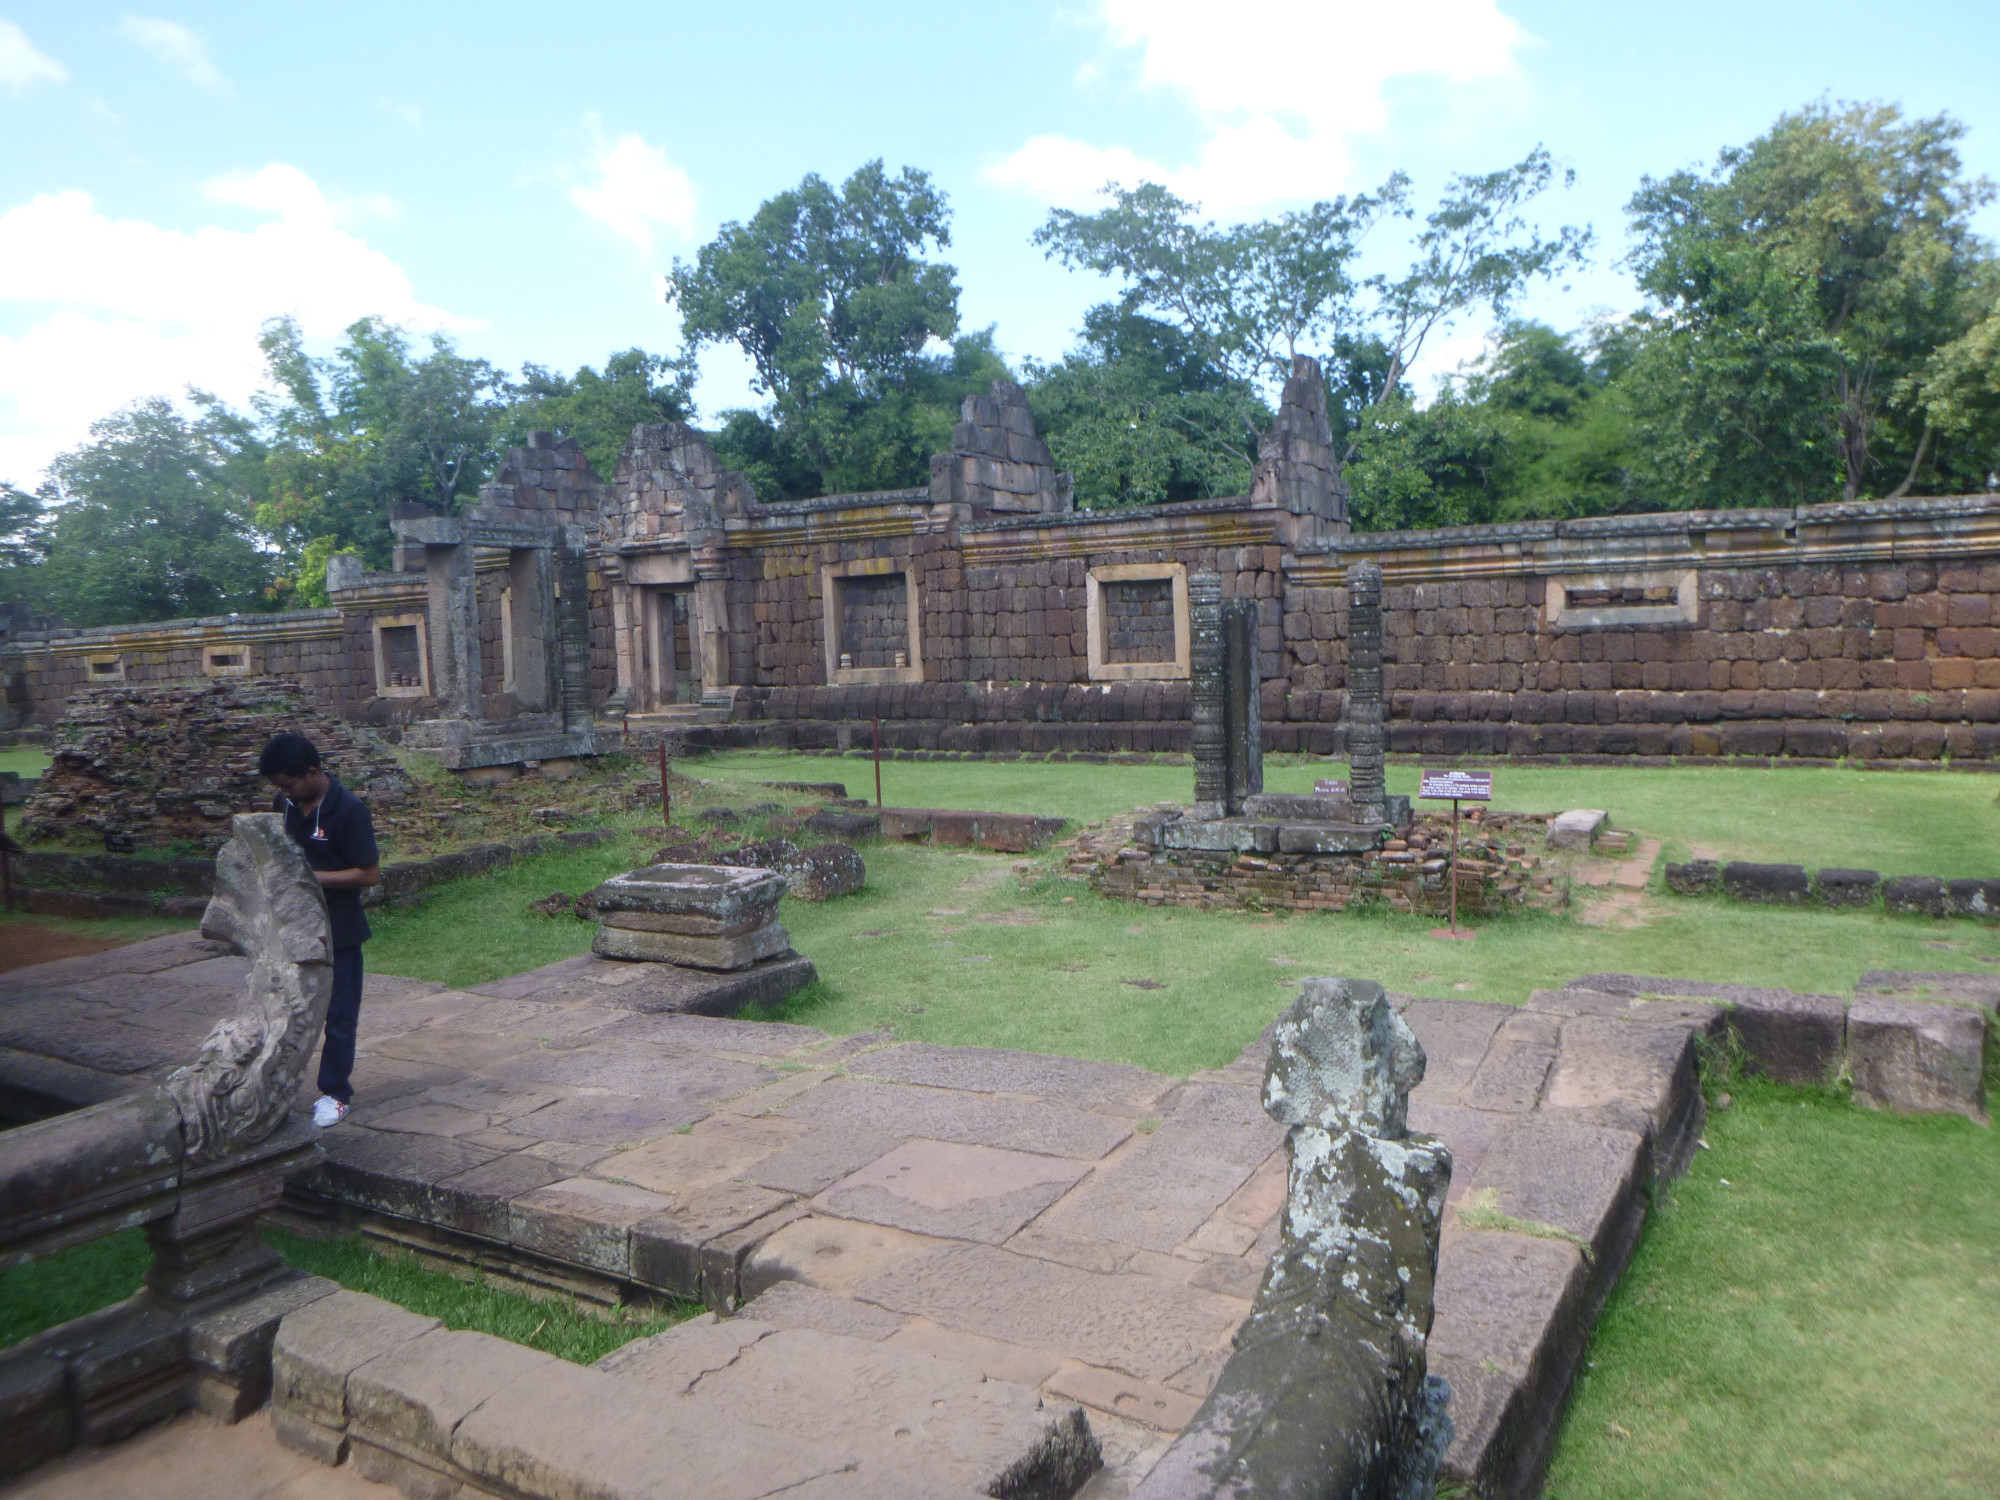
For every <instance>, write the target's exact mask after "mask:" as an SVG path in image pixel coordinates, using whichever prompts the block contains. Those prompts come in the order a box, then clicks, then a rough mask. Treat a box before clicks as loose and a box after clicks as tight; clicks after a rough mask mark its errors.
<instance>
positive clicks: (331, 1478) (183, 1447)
mask: <svg viewBox="0 0 2000 1500" xmlns="http://www.w3.org/2000/svg"><path fill="white" fill-rule="evenodd" d="M0 1495H4V1496H5V1497H6V1500H397V1494H396V1491H395V1490H393V1489H391V1488H390V1487H389V1486H388V1485H386V1484H370V1483H369V1482H368V1481H367V1480H365V1479H363V1478H362V1477H361V1475H360V1473H359V1472H358V1471H357V1470H356V1469H355V1467H354V1466H353V1465H352V1464H343V1465H342V1466H341V1467H340V1468H338V1469H329V1468H327V1467H325V1466H324V1465H323V1464H319V1463H316V1462H314V1461H313V1460H312V1459H310V1458H307V1457H306V1456H305V1455H304V1454H303V1453H294V1452H292V1451H291V1449H289V1448H281V1447H279V1446H278V1439H277V1435H276V1434H275V1433H273V1432H272V1431H271V1413H270V1412H269V1411H268V1410H266V1411H260V1412H256V1413H253V1414H252V1415H250V1416H248V1417H245V1418H244V1419H243V1420H242V1421H241V1422H238V1423H237V1424H236V1425H235V1426H234V1427H225V1426H224V1425H223V1424H222V1423H220V1422H217V1421H213V1420H211V1419H210V1418H207V1417H199V1416H186V1417H180V1418H177V1419H176V1420H174V1421H172V1422H168V1423H165V1424H164V1425H162V1426H159V1427H153V1428H149V1429H148V1430H147V1431H145V1432H142V1433H140V1434H139V1435H138V1436H137V1437H133V1438H128V1439H126V1440H125V1441H124V1442H122V1443H117V1444H114V1445H113V1446H111V1447H109V1448H80V1449H78V1450H77V1451H76V1452H75V1453H72V1454H70V1455H69V1457H67V1458H60V1459H57V1460H56V1461H55V1462H54V1463H49V1464H44V1465H43V1466H42V1467H41V1468H39V1469H37V1470H35V1471H34V1472H33V1473H32V1474H30V1475H28V1477H27V1478H26V1479H23V1480H21V1481H20V1482H19V1483H18V1484H13V1485H8V1486H4V1487H0Z"/></svg>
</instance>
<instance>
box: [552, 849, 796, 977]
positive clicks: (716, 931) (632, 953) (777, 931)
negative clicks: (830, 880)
mask: <svg viewBox="0 0 2000 1500" xmlns="http://www.w3.org/2000/svg"><path fill="white" fill-rule="evenodd" d="M784 893H785V877H784V876H782V875H780V874H778V873H777V872H776V871H774V870H758V869H737V868H735V867H733V866H727V865H648V866H646V867H645V868H644V869H640V870H633V871H631V872H630V873H628V874H624V875H618V876H614V877H613V878H612V879H610V880H607V881H606V882H605V883H604V884H603V885H601V886H599V887H598V888H597V893H596V899H595V902H594V909H595V911H596V915H597V922H598V927H597V936H596V937H595V938H594V939H592V941H591V945H590V950H591V952H593V953H595V954H597V955H598V956H600V957H602V958H617V959H625V960H628V961H635V962H643V963H668V964H679V965H682V966H684V967H687V968H694V969H718V970H723V971H729V970H735V969H747V968H749V967H750V966H751V965H752V964H754V963H757V962H758V961H759V960H761V959H766V958H775V957H777V956H778V955H780V954H784V953H789V952H791V948H792V940H791V938H790V937H789V936H788V935H787V934H786V932H785V929H784V928H782V927H780V926H779V925H778V922H777V914H778V898H779V897H780V896H782V895H784Z"/></svg>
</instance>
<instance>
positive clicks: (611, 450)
mask: <svg viewBox="0 0 2000 1500" xmlns="http://www.w3.org/2000/svg"><path fill="white" fill-rule="evenodd" d="M693 385H694V366H693V363H692V361H688V360H672V359H668V358H667V357H666V356H664V355H659V354H648V353H647V352H646V351H645V350H643V349H627V350H625V351H623V352H622V353H619V354H614V355H612V356H611V357H610V358H609V359H607V360H605V362H604V373H603V374H601V375H600V374H599V373H598V372H597V371H596V370H594V369H592V368H591V367H590V366H589V365H584V366H583V367H581V368H580V369H579V370H578V371H577V372H576V373H575V374H574V375H563V374H560V373H558V372H556V371H553V370H546V369H544V368H543V367H542V366H540V365H524V366H522V369H521V378H520V380H519V381H518V382H516V383H515V384H514V385H513V386H512V387H511V388H510V393H511V395H512V396H513V404H512V406H511V407H510V408H509V410H508V413H507V420H506V425H505V432H504V438H505V441H507V442H521V441H523V440H524V438H525V436H526V434H527V433H529V432H531V431H534V430H538V429H539V430H542V431H547V432H553V433H554V434H555V435H556V436H557V437H559V438H560V437H570V438H575V439H576V441H577V443H578V445H579V446H580V447H581V448H582V449H583V451H584V453H585V454H587V455H588V456H589V458H590V466H591V468H593V469H595V470H596V471H597V475H598V477H599V478H600V479H609V478H611V476H612V471H613V470H614V469H616V468H617V466H618V455H619V454H620V453H621V452H623V451H624V448H625V444H626V442H627V441H628V440H629V439H630V438H631V436H632V429H633V428H634V427H637V426H639V425H640V424H641V423H651V422H680V421H685V420H686V419H687V418H688V417H689V416H690V415H691V414H692V412H693V411H694V400H693V396H692V387H693Z"/></svg>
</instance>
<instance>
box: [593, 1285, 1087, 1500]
mask: <svg viewBox="0 0 2000 1500" xmlns="http://www.w3.org/2000/svg"><path fill="white" fill-rule="evenodd" d="M752 1313H753V1314H754V1305H753V1308H752ZM881 1321H882V1322H883V1324H884V1325H885V1329H886V1330H888V1331H893V1328H894V1325H895V1320H894V1319H891V1318H887V1317H886V1316H885V1317H883V1318H882V1320H881ZM596 1368H597V1369H599V1370H602V1371H605V1372H607V1373H609V1374H612V1375H615V1376H617V1377H618V1378H619V1379H620V1380H622V1381H628V1382H631V1383H633V1384H636V1385H640V1386H643V1387H644V1388H646V1389H648V1390H651V1391H655V1392H658V1393H661V1394H663V1395H667V1396H671V1397H673V1398H674V1399H675V1400H676V1401H677V1402H680V1403H683V1404H684V1405H685V1408H686V1409H687V1410H689V1411H692V1412H696V1413H700V1414H704V1415H709V1414H712V1415H713V1416H715V1417H716V1418H718V1419H722V1420H733V1421H736V1422H739V1423H742V1424H744V1425H745V1426H748V1427H752V1428H757V1429H760V1430H763V1431H767V1432H769V1433H771V1434H772V1435H773V1436H774V1437H782V1438H785V1439H790V1440H794V1441H803V1442H805V1443H807V1444H808V1445H812V1446H822V1445H823V1446H825V1447H827V1448H828V1449H840V1450H843V1451H845V1452H847V1453H850V1454H852V1455H853V1456H854V1459H855V1460H856V1462H857V1464H858V1466H859V1472H858V1478H859V1479H861V1480H863V1481H867V1480H869V1479H871V1477H874V1476H878V1475H879V1477H880V1483H879V1484H878V1485H876V1486H875V1487H872V1488H869V1489H868V1493H870V1494H882V1493H885V1492H886V1493H894V1494H900V1493H902V1490H901V1488H899V1486H902V1485H905V1484H907V1485H908V1486H909V1488H910V1492H911V1493H912V1494H913V1495H914V1494H919V1493H921V1494H924V1495H939V1496H944V1495H967V1496H970V1495H1008V1496H1023V1497H1030V1496H1032V1497H1048V1500H1069V1497H1070V1496H1071V1495H1074V1494H1075V1493H1076V1491H1077V1490H1078V1489H1079V1488H1080V1487H1081V1486H1082V1485H1083V1483H1084V1481H1085V1480H1087V1479H1088V1478H1089V1477H1090V1476H1091V1474H1092V1473H1093V1472H1095V1470H1096V1469H1097V1467H1098V1465H1099V1462H1100V1458H1099V1453H1098V1446H1097V1441H1096V1439H1095V1438H1094V1437H1093V1436H1092V1435H1091V1431H1090V1424H1089V1421H1088V1420H1087V1419H1086V1418H1085V1416H1084V1414H1083V1411H1082V1409H1081V1408H1080V1407H1077V1406H1073V1405H1069V1404H1067V1403H1049V1402H1045V1401H1044V1400H1043V1398H1042V1397H1041V1396H1040V1394H1038V1393H1037V1392H1036V1391H1035V1390H1034V1388H1033V1387H1031V1386H1026V1385H1017V1384H1015V1383H1014V1382H1012V1381H1007V1380H997V1379H991V1378H988V1377H986V1376H983V1375H981V1374H980V1373H979V1372H978V1371H977V1370H974V1369H972V1368H970V1367H969V1366H967V1365H964V1364H960V1363H958V1362H956V1361H953V1360H947V1359H941V1358H939V1357H937V1356H936V1355H932V1354H925V1353H920V1352H918V1351H915V1350H912V1349H909V1348H907V1347H905V1346H903V1345H901V1344H895V1343H889V1342H886V1341H885V1340H884V1330H877V1329H865V1330H863V1332H862V1336H858V1337H857V1336H852V1335H849V1334H844V1333H832V1332H827V1331H825V1330H823V1329H815V1328H801V1327H780V1326H778V1325H776V1324H773V1323H766V1322H762V1321H760V1320H758V1319H757V1318H756V1317H755V1316H753V1315H743V1316H738V1317H734V1318H727V1319H718V1318H716V1317H715V1316H714V1315H713V1314H705V1315H704V1316H702V1317H699V1318H696V1319H694V1320H692V1321H691V1322H687V1323H683V1324H681V1325H679V1326H678V1327H675V1328H671V1329H669V1330H667V1331H666V1332H665V1333H661V1334H656V1335H655V1336H654V1337H652V1338H649V1339H641V1340H639V1341H637V1342H635V1343H631V1344H627V1345H625V1346H624V1347H623V1348H622V1349H617V1350H614V1351H613V1352H612V1353H610V1354H607V1355H606V1356H605V1357H604V1358H603V1359H601V1360H599V1361H598V1362H597V1365H596ZM862 1488H863V1486H861V1485H857V1487H856V1492H857V1493H860V1491H861V1489H862Z"/></svg>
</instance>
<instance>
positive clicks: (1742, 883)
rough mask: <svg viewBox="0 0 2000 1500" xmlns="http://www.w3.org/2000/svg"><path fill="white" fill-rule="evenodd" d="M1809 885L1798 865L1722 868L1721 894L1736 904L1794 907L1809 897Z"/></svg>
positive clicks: (1735, 864) (1736, 862)
mask: <svg viewBox="0 0 2000 1500" xmlns="http://www.w3.org/2000/svg"><path fill="white" fill-rule="evenodd" d="M1811 885H1812V883H1811V881H1810V880H1809V879H1808V878H1807V876H1806V872H1805V869H1804V867H1803V866H1800V865H1760V864H1752V863H1750V862H1749V861H1746V860H1731V861H1730V862H1729V863H1728V864H1726V865H1724V866H1723V867H1722V890H1723V894H1724V895H1727V896H1733V897H1734V898H1735V899H1736V900H1738V901H1755V902H1758V903H1760V904H1762V905H1766V906H1797V905H1800V904H1802V903H1803V902H1804V901H1805V899H1806V897H1807V896H1808V895H1809V894H1810V893H1811Z"/></svg>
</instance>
